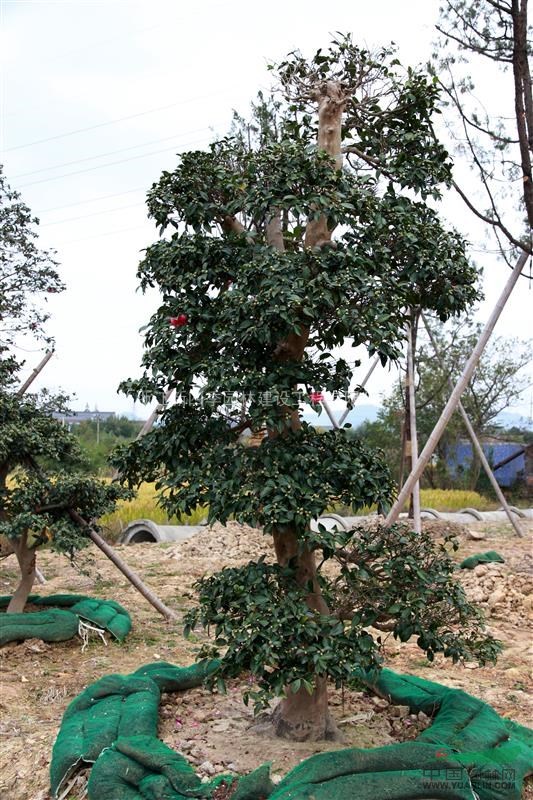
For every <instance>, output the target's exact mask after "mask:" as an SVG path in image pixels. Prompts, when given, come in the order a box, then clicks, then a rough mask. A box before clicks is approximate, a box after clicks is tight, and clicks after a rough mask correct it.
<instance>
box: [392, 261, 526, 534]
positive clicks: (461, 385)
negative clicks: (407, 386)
mask: <svg viewBox="0 0 533 800" xmlns="http://www.w3.org/2000/svg"><path fill="white" fill-rule="evenodd" d="M528 257H529V254H528V253H526V252H524V253H522V255H521V256H520V258H519V259H518V261H517V262H516V265H515V267H514V269H513V271H512V273H511V275H510V277H509V279H508V281H507V283H506V284H505V287H504V289H503V291H502V293H501V295H500V297H499V298H498V302H497V303H496V305H495V307H494V309H493V311H492V314H491V315H490V317H489V319H488V322H487V324H486V325H485V327H484V329H483V331H482V333H481V336H480V337H479V340H478V342H477V344H476V346H475V347H474V349H473V351H472V353H471V355H470V358H469V359H468V361H467V362H466V364H465V368H464V370H463V373H462V375H461V377H460V378H459V380H458V381H457V383H456V385H455V388H454V390H453V392H452V394H451V395H450V398H449V400H448V402H447V403H446V405H445V407H444V409H443V411H442V414H441V415H440V418H439V421H438V422H437V424H436V425H435V427H434V429H433V432H432V433H431V435H430V437H429V439H428V440H427V442H426V444H425V446H424V449H423V450H422V452H421V453H420V455H419V457H418V460H417V462H416V464H415V465H414V466H413V469H412V470H411V474H410V475H409V477H408V478H407V480H406V481H405V483H404V485H403V487H402V488H401V490H400V492H399V494H398V497H397V499H396V502H395V503H394V505H393V506H392V508H391V510H390V511H389V513H388V515H387V518H386V519H385V525H386V526H389V525H393V524H394V523H395V522H396V520H397V519H398V517H399V515H400V511H401V510H402V508H403V505H404V503H405V501H406V500H407V498H408V497H409V495H410V493H411V491H412V489H413V486H414V485H415V483H416V481H417V480H419V479H420V476H421V475H422V472H423V471H424V469H425V467H426V465H427V463H428V461H429V459H430V458H431V456H432V455H433V451H434V450H435V447H436V446H437V444H438V443H439V440H440V437H441V436H442V434H443V432H444V429H445V428H446V425H447V424H448V422H449V421H450V417H451V416H452V414H453V412H454V411H455V409H456V408H457V403H458V402H459V400H460V399H461V395H462V394H463V392H464V390H465V388H466V386H467V384H468V382H469V380H470V378H471V377H472V375H473V374H474V370H475V369H476V367H477V364H478V361H479V358H480V356H481V354H482V352H483V350H484V349H485V345H486V344H487V342H488V340H489V338H490V335H491V334H492V331H493V330H494V327H495V325H496V323H497V321H498V319H499V317H500V315H501V313H502V311H503V309H504V307H505V304H506V302H507V300H508V299H509V296H510V294H511V292H512V291H513V288H514V286H515V284H516V282H517V280H518V278H519V277H520V273H521V272H522V269H523V268H524V266H525V264H526V261H527V259H528Z"/></svg>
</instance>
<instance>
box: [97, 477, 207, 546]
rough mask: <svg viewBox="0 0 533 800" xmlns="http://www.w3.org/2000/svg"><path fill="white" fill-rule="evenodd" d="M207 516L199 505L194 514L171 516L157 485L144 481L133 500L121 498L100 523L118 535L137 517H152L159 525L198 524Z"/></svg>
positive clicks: (204, 509)
mask: <svg viewBox="0 0 533 800" xmlns="http://www.w3.org/2000/svg"><path fill="white" fill-rule="evenodd" d="M206 516H207V509H206V508H205V507H202V506H199V507H198V508H197V509H196V511H194V512H193V513H192V514H187V515H183V516H181V517H169V516H168V514H167V512H166V511H165V510H164V509H163V508H161V506H160V505H159V503H158V499H157V492H156V490H155V485H154V484H153V483H143V484H142V485H141V486H140V488H139V489H138V491H137V494H136V496H135V497H134V499H133V500H119V502H118V503H117V507H116V509H115V511H114V512H113V513H112V514H106V515H105V516H103V517H101V519H100V524H101V525H102V526H103V527H104V528H106V529H107V530H108V531H109V532H110V533H111V534H113V535H118V534H120V533H121V532H122V531H123V530H124V528H126V527H127V525H129V523H130V522H133V521H134V520H136V519H151V520H152V521H153V522H155V523H156V524H158V525H198V523H199V522H201V521H202V520H203V519H205V518H206Z"/></svg>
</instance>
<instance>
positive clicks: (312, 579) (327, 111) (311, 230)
mask: <svg viewBox="0 0 533 800" xmlns="http://www.w3.org/2000/svg"><path fill="white" fill-rule="evenodd" d="M317 102H318V118H319V130H318V147H319V148H320V149H321V150H326V152H328V153H329V155H331V156H332V157H333V158H334V159H335V166H336V168H337V169H340V168H341V166H342V156H341V123H342V112H343V107H344V100H343V97H342V88H341V87H340V86H339V85H338V84H336V83H328V84H326V85H325V86H323V87H321V90H320V94H319V95H317ZM331 234H332V231H330V230H329V229H328V226H327V219H326V216H324V215H323V216H321V217H319V218H318V219H316V220H310V221H309V222H308V224H307V228H306V233H305V239H304V247H305V248H307V249H311V248H321V247H323V246H325V245H328V244H329V243H330V242H331ZM265 236H266V239H267V242H268V243H269V244H270V245H271V246H272V247H274V248H275V249H276V250H279V251H283V250H284V249H285V245H284V241H283V233H282V226H281V221H280V217H279V213H278V212H277V210H276V209H273V210H272V213H271V215H270V217H269V218H268V219H267V220H266V225H265ZM308 338H309V330H305V329H304V330H302V332H301V333H300V334H290V335H289V336H287V338H286V339H285V340H284V341H282V342H280V343H279V345H278V347H277V348H276V354H275V356H276V358H277V360H278V361H300V360H301V359H302V357H303V354H304V351H305V347H306V345H307V341H308ZM280 412H281V413H282V414H284V413H285V414H286V417H287V426H286V427H287V431H289V430H297V429H298V428H300V426H301V423H300V418H299V415H298V412H292V413H290V412H289V411H288V409H287V410H285V409H283V408H281V409H280ZM268 435H269V437H270V438H277V437H278V436H280V435H281V436H283V433H282V434H280V433H279V432H278V431H277V430H270V431H268ZM298 545H299V541H298V537H297V535H296V533H295V531H294V530H293V529H291V528H290V527H288V526H279V528H278V529H277V530H276V531H275V532H274V547H275V550H276V557H277V560H278V563H279V564H281V565H282V566H285V565H286V564H288V563H289V561H292V563H294V564H295V567H296V580H297V582H298V584H299V585H300V586H311V587H312V589H311V591H309V593H308V595H307V598H306V599H307V604H308V606H309V608H311V609H313V610H314V611H319V612H320V613H322V614H328V613H329V609H328V607H327V604H326V602H325V600H324V598H323V597H322V593H321V591H320V587H319V584H318V580H317V572H316V562H315V554H314V553H313V552H311V551H310V550H307V549H305V548H304V549H303V550H302V549H299V547H298ZM256 729H257V731H258V732H266V731H269V732H270V733H274V734H275V735H276V736H280V737H283V738H286V739H292V740H294V741H308V740H311V741H316V740H321V739H340V738H341V737H340V734H339V732H338V730H337V728H336V726H335V723H334V721H333V719H332V717H331V716H330V714H329V712H328V689H327V679H326V678H325V677H324V676H321V675H315V677H314V691H313V693H312V694H309V692H308V691H307V690H306V689H305V688H303V689H300V690H299V691H297V692H294V693H293V692H292V691H291V690H290V688H287V696H286V697H285V698H284V699H283V700H281V702H280V703H279V704H278V705H277V707H276V708H275V710H274V712H273V714H272V715H271V716H270V718H269V719H268V722H267V723H263V724H260V725H258V726H257V728H256Z"/></svg>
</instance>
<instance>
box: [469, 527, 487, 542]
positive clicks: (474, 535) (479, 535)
mask: <svg viewBox="0 0 533 800" xmlns="http://www.w3.org/2000/svg"><path fill="white" fill-rule="evenodd" d="M466 538H467V539H471V540H472V541H474V542H478V541H480V540H481V539H486V538H487V534H486V533H484V532H483V531H475V530H473V529H472V528H469V529H468V532H467V534H466Z"/></svg>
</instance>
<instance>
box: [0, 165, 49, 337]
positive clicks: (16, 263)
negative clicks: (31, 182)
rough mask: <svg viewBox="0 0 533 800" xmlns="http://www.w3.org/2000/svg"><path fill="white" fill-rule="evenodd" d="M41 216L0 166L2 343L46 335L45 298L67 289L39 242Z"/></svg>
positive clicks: (0, 315)
mask: <svg viewBox="0 0 533 800" xmlns="http://www.w3.org/2000/svg"><path fill="white" fill-rule="evenodd" d="M38 222H39V221H38V219H36V218H35V217H33V216H32V214H31V211H30V209H29V208H28V206H27V205H25V203H23V202H22V200H21V198H20V195H19V194H18V192H15V191H14V190H13V189H11V188H10V187H9V185H8V184H7V182H6V180H5V177H4V174H3V170H2V166H1V165H0V344H1V345H3V346H8V345H11V344H13V341H14V339H15V337H16V336H18V335H20V334H26V333H28V331H29V332H30V333H31V334H32V336H34V337H35V336H38V337H40V338H46V336H45V333H44V323H45V322H46V320H47V319H48V314H47V313H46V312H44V311H43V308H42V301H43V300H46V295H47V294H55V293H56V292H60V291H62V290H63V289H64V286H63V284H62V282H61V279H60V278H59V275H58V273H57V269H56V267H57V262H56V261H55V260H54V255H55V254H54V253H52V252H49V251H46V250H41V249H40V248H39V247H38V246H37V243H36V239H37V232H36V230H35V227H36V226H37V224H38Z"/></svg>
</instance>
